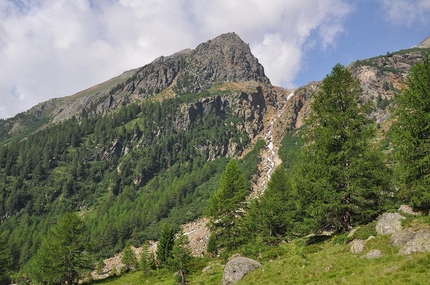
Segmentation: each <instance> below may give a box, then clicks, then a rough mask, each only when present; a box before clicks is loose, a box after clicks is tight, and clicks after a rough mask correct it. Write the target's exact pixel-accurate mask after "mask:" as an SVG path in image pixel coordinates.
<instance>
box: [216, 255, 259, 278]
mask: <svg viewBox="0 0 430 285" xmlns="http://www.w3.org/2000/svg"><path fill="white" fill-rule="evenodd" d="M259 267H261V264H260V263H259V262H258V261H255V260H253V259H250V258H247V257H242V256H238V257H234V258H232V259H231V260H229V261H228V262H227V264H226V265H225V268H224V273H223V276H222V284H223V285H231V284H235V283H236V282H238V281H239V280H241V279H242V278H243V277H244V276H245V275H247V274H248V273H250V272H252V271H254V270H255V269H257V268H259Z"/></svg>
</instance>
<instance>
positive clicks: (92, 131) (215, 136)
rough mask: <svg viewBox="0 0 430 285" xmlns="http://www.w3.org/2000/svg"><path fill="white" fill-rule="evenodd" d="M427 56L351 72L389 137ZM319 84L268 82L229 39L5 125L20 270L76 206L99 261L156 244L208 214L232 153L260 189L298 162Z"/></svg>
mask: <svg viewBox="0 0 430 285" xmlns="http://www.w3.org/2000/svg"><path fill="white" fill-rule="evenodd" d="M428 50H429V49H428V48H423V47H422V46H419V47H417V48H413V49H408V50H402V51H399V52H394V53H389V54H386V55H381V56H377V57H374V58H370V59H366V60H357V61H356V62H354V63H352V64H351V65H350V66H349V67H348V68H349V69H350V70H351V71H352V73H353V74H354V76H355V77H356V78H357V79H359V80H360V84H361V87H362V89H363V94H362V100H363V101H372V102H373V106H374V108H373V112H372V114H371V116H374V117H375V118H376V119H377V123H378V124H379V127H380V128H381V129H382V130H384V131H385V130H388V129H389V126H390V114H389V108H387V106H389V105H390V104H394V103H395V102H394V98H395V97H394V95H395V94H396V93H398V92H399V91H400V90H401V88H402V86H403V80H404V78H405V77H406V75H407V74H408V71H409V68H410V66H411V65H412V64H414V63H415V62H417V61H420V60H421V59H422V57H423V53H424V52H428ZM319 86H320V82H311V83H309V84H307V85H305V86H302V87H299V88H297V89H295V90H285V89H283V88H280V87H275V86H273V85H272V84H271V82H270V80H269V78H267V76H266V75H265V73H264V68H263V66H262V65H261V64H260V63H259V62H258V60H257V59H256V58H255V57H254V56H253V55H252V53H251V50H250V48H249V46H248V45H247V44H246V43H244V42H243V41H242V40H241V39H240V38H239V36H237V35H236V34H234V33H228V34H223V35H220V36H218V37H216V38H214V39H212V40H209V41H207V42H205V43H202V44H200V45H198V46H197V47H196V48H195V49H193V50H183V51H181V52H178V53H175V54H173V55H171V56H167V57H163V56H162V57H159V58H157V59H155V60H154V61H153V62H152V63H150V64H147V65H145V66H143V67H141V68H138V69H135V70H130V71H127V72H124V73H123V74H122V75H120V76H118V77H115V78H112V79H110V80H108V81H106V82H104V83H100V84H98V85H96V86H94V87H91V88H89V89H86V90H84V91H81V92H79V93H77V94H74V95H72V96H68V97H64V98H57V99H52V100H49V101H46V102H43V103H40V104H38V105H36V106H34V107H33V108H31V109H30V110H28V111H26V112H23V113H20V114H18V115H17V116H15V117H13V118H10V119H7V120H1V121H0V190H1V192H0V231H1V232H2V233H6V234H5V236H6V239H7V242H8V245H9V246H10V248H12V256H13V268H14V270H15V271H18V270H20V269H22V268H24V267H25V265H26V264H27V262H28V261H29V260H30V258H31V257H32V256H33V255H34V254H35V253H36V252H37V249H38V248H39V246H40V243H41V241H42V240H43V239H44V237H45V236H46V233H47V232H48V229H49V228H50V227H51V226H52V225H53V224H55V222H56V220H57V219H58V216H61V215H62V214H64V213H66V212H69V211H78V212H79V213H80V216H82V217H83V219H84V222H85V225H86V227H87V229H88V231H87V241H88V244H89V245H91V249H92V250H93V252H94V257H95V258H96V259H98V258H99V257H109V256H112V255H113V254H115V253H117V252H119V251H121V250H122V249H123V248H124V246H125V244H126V242H127V241H130V242H131V243H132V244H134V245H141V244H142V243H143V242H144V241H146V240H149V239H156V238H157V236H158V233H159V229H160V225H161V224H163V223H164V222H168V223H171V224H172V225H175V226H176V227H178V226H179V225H181V224H184V223H186V222H189V221H193V220H195V219H197V218H199V217H201V216H202V215H203V213H204V209H205V208H206V206H207V201H208V198H209V197H210V195H211V194H212V193H213V192H214V191H215V190H216V189H217V188H218V186H219V177H220V175H221V173H222V171H223V170H224V168H225V166H226V165H227V163H228V161H229V158H237V159H238V160H239V166H240V169H241V171H242V173H243V175H244V177H245V179H246V181H247V185H246V186H247V188H248V189H250V194H251V192H254V193H259V192H260V191H263V190H264V188H265V185H266V183H267V182H268V180H269V178H270V175H271V173H272V171H273V169H274V168H275V167H276V165H279V164H280V163H281V159H282V162H283V163H284V164H285V165H287V166H291V165H293V164H294V163H295V162H296V161H295V159H296V157H297V154H298V153H299V152H300V130H301V129H302V128H303V127H304V119H305V118H306V117H307V115H308V114H309V112H310V111H311V110H310V104H309V103H310V102H311V101H312V95H313V94H314V93H315V92H316V91H318V88H319ZM381 133H382V131H381ZM379 139H381V140H383V139H384V137H383V135H382V134H380V137H379Z"/></svg>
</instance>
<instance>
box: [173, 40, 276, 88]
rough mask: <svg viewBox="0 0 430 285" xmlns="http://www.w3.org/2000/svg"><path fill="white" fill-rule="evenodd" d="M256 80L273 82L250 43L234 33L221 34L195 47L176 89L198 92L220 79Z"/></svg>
mask: <svg viewBox="0 0 430 285" xmlns="http://www.w3.org/2000/svg"><path fill="white" fill-rule="evenodd" d="M240 81H257V82H260V83H261V84H263V85H268V84H270V80H269V79H268V78H267V77H266V75H265V74H264V68H263V66H262V65H261V64H260V63H259V62H258V59H257V58H256V57H254V55H253V54H252V53H251V49H250V48H249V45H248V44H246V43H245V42H243V41H242V39H241V38H240V37H239V36H238V35H236V34H235V33H227V34H223V35H220V36H218V37H216V38H214V39H212V40H209V41H207V42H205V43H202V44H200V45H198V46H197V47H196V49H195V50H194V51H193V53H192V54H191V55H190V56H189V57H188V58H187V60H186V63H185V67H184V69H183V70H182V71H181V73H180V74H179V76H178V81H177V84H176V86H175V87H174V90H175V91H176V93H178V94H185V93H196V92H199V91H202V90H205V89H208V88H209V87H210V86H212V85H214V84H217V83H221V82H240Z"/></svg>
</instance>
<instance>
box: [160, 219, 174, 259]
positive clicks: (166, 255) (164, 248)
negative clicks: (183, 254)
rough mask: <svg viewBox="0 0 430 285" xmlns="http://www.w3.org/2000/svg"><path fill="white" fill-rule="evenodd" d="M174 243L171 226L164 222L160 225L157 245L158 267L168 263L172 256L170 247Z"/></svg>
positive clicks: (171, 247)
mask: <svg viewBox="0 0 430 285" xmlns="http://www.w3.org/2000/svg"><path fill="white" fill-rule="evenodd" d="M174 244H175V232H174V231H173V228H172V226H170V225H169V224H167V223H165V224H163V226H162V227H161V232H160V236H159V238H158V245H157V259H158V261H159V265H160V267H166V266H168V265H169V261H170V259H171V258H172V249H173V245H174Z"/></svg>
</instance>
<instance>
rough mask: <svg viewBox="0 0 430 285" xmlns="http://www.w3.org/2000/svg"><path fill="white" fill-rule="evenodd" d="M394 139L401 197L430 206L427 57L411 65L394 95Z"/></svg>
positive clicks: (429, 67)
mask: <svg viewBox="0 0 430 285" xmlns="http://www.w3.org/2000/svg"><path fill="white" fill-rule="evenodd" d="M396 102H397V107H396V108H395V109H394V112H395V115H396V120H395V121H394V123H393V126H392V130H393V139H392V142H393V144H394V147H395V150H396V151H395V159H396V177H397V178H398V182H399V184H400V189H401V191H400V194H401V198H403V199H405V200H409V201H410V202H411V203H412V204H413V206H415V207H417V208H419V209H421V210H423V211H424V212H426V213H428V212H429V210H430V60H429V56H428V55H426V56H425V57H424V61H423V62H421V63H416V64H415V65H413V66H412V67H411V69H410V73H409V75H408V77H407V79H406V87H405V89H404V90H403V91H402V93H401V95H399V96H397V98H396Z"/></svg>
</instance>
